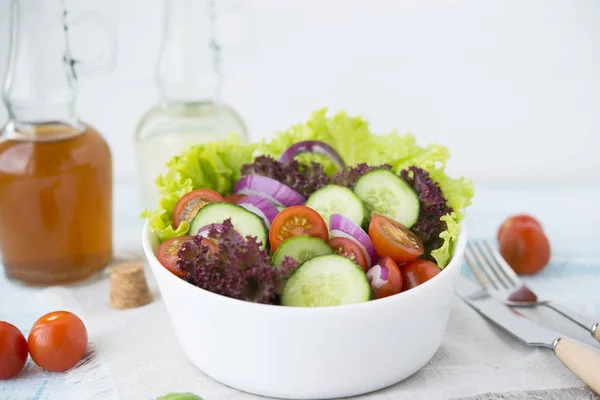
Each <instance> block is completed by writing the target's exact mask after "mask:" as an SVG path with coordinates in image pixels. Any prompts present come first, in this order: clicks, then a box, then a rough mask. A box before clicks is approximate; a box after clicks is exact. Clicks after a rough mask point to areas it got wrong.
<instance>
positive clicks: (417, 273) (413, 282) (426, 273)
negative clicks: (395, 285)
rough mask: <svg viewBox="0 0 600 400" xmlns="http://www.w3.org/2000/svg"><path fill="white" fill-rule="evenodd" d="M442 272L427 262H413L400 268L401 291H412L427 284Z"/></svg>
mask: <svg viewBox="0 0 600 400" xmlns="http://www.w3.org/2000/svg"><path fill="white" fill-rule="evenodd" d="M441 271H442V270H441V269H440V268H439V267H438V266H437V265H435V264H434V263H432V262H431V261H427V260H415V261H412V262H409V263H408V264H404V265H401V266H400V273H401V274H402V281H403V283H402V291H405V290H408V289H412V288H414V287H417V286H419V285H420V284H422V283H424V282H427V281H428V280H430V279H431V278H433V277H434V276H436V275H437V274H439V273H440V272H441Z"/></svg>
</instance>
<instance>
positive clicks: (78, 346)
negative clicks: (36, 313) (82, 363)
mask: <svg viewBox="0 0 600 400" xmlns="http://www.w3.org/2000/svg"><path fill="white" fill-rule="evenodd" d="M27 340H28V343H29V353H30V354H31V358H32V359H33V361H34V362H35V363H36V364H37V365H39V366H40V367H42V368H44V369H45V370H47V371H52V372H63V371H66V370H68V369H71V368H73V367H74V366H75V365H77V363H78V362H79V360H81V358H83V355H84V354H85V350H86V349H87V344H88V335H87V330H86V329H85V325H84V324H83V322H82V321H81V320H80V319H79V317H78V316H76V315H75V314H73V313H70V312H68V311H54V312H51V313H49V314H46V315H44V316H43V317H41V318H40V319H38V320H37V321H36V322H35V324H33V327H32V328H31V332H29V338H28V339H27Z"/></svg>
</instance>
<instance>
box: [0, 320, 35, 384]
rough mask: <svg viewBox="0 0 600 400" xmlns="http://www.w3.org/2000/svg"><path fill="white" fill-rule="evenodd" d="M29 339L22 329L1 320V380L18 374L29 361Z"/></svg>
mask: <svg viewBox="0 0 600 400" xmlns="http://www.w3.org/2000/svg"><path fill="white" fill-rule="evenodd" d="M27 351H28V350H27V341H26V340H25V336H23V334H22V333H21V331H20V330H19V329H18V328H17V327H16V326H14V325H11V324H9V323H8V322H4V321H0V380H3V379H9V378H12V377H13V376H15V375H17V374H18V373H19V372H20V371H21V370H22V369H23V367H24V366H25V363H26V362H27Z"/></svg>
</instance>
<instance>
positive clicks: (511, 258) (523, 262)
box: [498, 221, 550, 275]
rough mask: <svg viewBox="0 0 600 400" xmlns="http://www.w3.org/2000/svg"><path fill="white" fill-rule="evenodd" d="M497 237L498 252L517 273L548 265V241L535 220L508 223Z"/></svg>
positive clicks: (532, 270)
mask: <svg viewBox="0 0 600 400" xmlns="http://www.w3.org/2000/svg"><path fill="white" fill-rule="evenodd" d="M499 237H500V239H499V241H498V247H499V251H500V254H501V255H502V257H503V258H504V259H505V260H506V262H507V263H508V264H509V265H510V266H511V268H512V269H513V270H514V271H515V272H516V273H517V274H520V275H530V274H534V273H536V272H538V271H541V270H542V269H543V268H544V267H545V266H546V265H548V261H550V242H549V241H548V238H547V237H546V234H545V233H544V231H543V230H542V228H541V227H540V224H539V223H537V221H521V222H518V223H512V224H509V225H508V226H506V227H505V228H504V231H503V232H502V234H501V235H499Z"/></svg>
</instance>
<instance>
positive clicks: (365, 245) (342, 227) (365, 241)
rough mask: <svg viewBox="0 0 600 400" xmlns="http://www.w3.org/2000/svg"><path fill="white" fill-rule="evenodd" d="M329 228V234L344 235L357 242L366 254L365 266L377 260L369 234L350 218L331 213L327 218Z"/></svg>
mask: <svg viewBox="0 0 600 400" xmlns="http://www.w3.org/2000/svg"><path fill="white" fill-rule="evenodd" d="M329 228H330V230H329V233H330V234H331V236H341V237H346V238H348V239H352V240H354V241H355V242H356V243H358V244H359V245H360V247H361V248H362V249H363V250H364V252H365V255H366V256H367V266H369V267H370V266H371V265H373V263H374V262H375V260H377V252H376V251H375V246H373V243H372V242H371V239H370V238H369V235H367V232H365V231H364V230H363V229H362V228H361V227H360V226H358V225H356V224H355V223H354V222H353V221H352V220H351V219H350V218H347V217H344V216H343V215H341V214H333V215H332V216H331V217H330V218H329Z"/></svg>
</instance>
